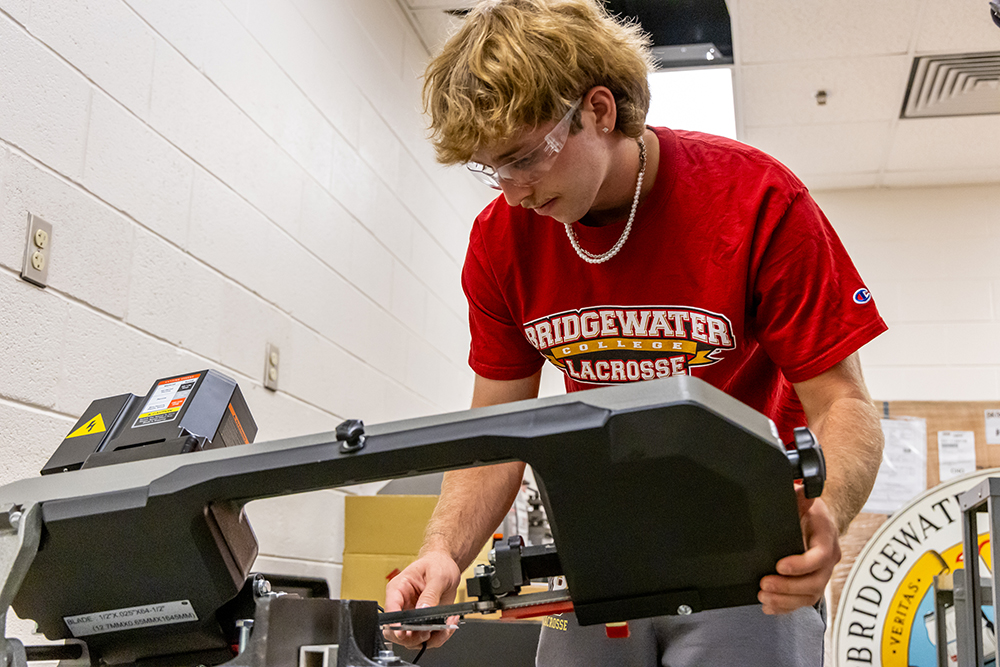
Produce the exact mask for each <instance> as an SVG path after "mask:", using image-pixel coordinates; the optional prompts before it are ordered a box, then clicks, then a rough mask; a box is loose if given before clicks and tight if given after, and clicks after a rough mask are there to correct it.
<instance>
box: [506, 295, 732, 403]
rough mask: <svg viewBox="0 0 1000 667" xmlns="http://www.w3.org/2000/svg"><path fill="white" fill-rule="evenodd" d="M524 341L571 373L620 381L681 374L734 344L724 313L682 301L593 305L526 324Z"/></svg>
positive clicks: (581, 377)
mask: <svg viewBox="0 0 1000 667" xmlns="http://www.w3.org/2000/svg"><path fill="white" fill-rule="evenodd" d="M524 335H525V337H526V338H527V339H528V341H529V342H530V343H531V344H532V345H533V346H534V347H535V349H537V350H538V351H539V352H541V353H542V355H544V356H545V357H546V358H547V359H548V360H549V361H550V362H552V363H553V364H555V366H556V367H557V368H559V369H560V370H561V371H562V372H564V373H566V374H567V375H568V376H569V377H570V378H572V379H574V380H577V381H579V382H591V383H600V384H618V383H625V382H637V381H640V380H652V379H654V378H661V377H668V376H671V375H685V374H687V373H688V370H689V369H690V368H692V367H697V366H706V365H709V364H715V363H718V362H719V361H721V360H722V359H721V357H720V356H719V355H721V354H722V353H723V352H724V351H725V350H731V349H733V348H735V347H736V337H735V335H734V334H733V326H732V323H731V322H730V321H729V318H727V317H726V316H725V315H721V314H719V313H713V312H710V311H707V310H702V309H700V308H690V307H686V306H632V307H628V308H623V307H619V306H596V307H592V308H584V309H581V310H575V311H566V312H562V313H558V314H555V315H548V316H545V317H541V318H539V319H536V320H533V321H531V322H528V323H526V324H525V325H524Z"/></svg>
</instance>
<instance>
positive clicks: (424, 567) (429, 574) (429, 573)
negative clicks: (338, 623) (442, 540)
mask: <svg viewBox="0 0 1000 667" xmlns="http://www.w3.org/2000/svg"><path fill="white" fill-rule="evenodd" d="M461 578H462V571H461V570H459V568H458V564H457V563H455V561H454V559H453V558H452V557H451V555H450V554H448V553H447V552H444V551H431V552H428V553H425V554H423V555H421V556H420V558H418V559H417V560H415V561H413V562H412V563H410V564H409V565H408V566H407V567H406V569H405V570H403V571H402V572H400V573H399V574H397V575H396V576H395V577H393V578H392V580H390V581H389V585H388V586H386V588H385V610H386V611H387V612H389V611H402V610H404V609H422V608H423V607H433V606H436V605H439V604H451V603H452V602H454V601H455V592H456V591H457V590H458V584H459V583H460V581H461ZM457 621H458V618H457V617H452V618H449V619H448V622H449V623H455V622H457ZM454 632H455V631H454V630H435V631H434V632H414V631H411V630H404V631H399V630H391V629H389V628H383V630H382V634H383V636H384V637H385V639H386V641H390V642H393V643H395V644H402V645H403V646H405V647H406V648H411V649H413V648H418V647H420V646H421V645H422V644H424V642H426V643H427V648H437V647H438V646H441V645H442V644H444V643H445V642H446V641H448V639H449V638H450V637H451V636H452V634H454Z"/></svg>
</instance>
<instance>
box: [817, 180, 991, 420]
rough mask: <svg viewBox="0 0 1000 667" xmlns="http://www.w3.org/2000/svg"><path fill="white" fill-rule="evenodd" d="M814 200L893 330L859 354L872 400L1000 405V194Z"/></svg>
mask: <svg viewBox="0 0 1000 667" xmlns="http://www.w3.org/2000/svg"><path fill="white" fill-rule="evenodd" d="M813 194H814V197H815V198H816V200H817V201H818V202H819V204H820V206H821V207H822V208H823V210H824V211H825V212H826V214H827V216H828V217H829V218H830V220H831V221H832V222H833V225H834V227H835V228H836V229H837V232H838V233H839V234H840V236H841V238H842V239H843V241H844V244H845V245H846V246H847V249H848V251H849V252H850V253H851V256H852V257H853V258H854V261H855V263H856V264H857V266H858V269H859V270H860V271H861V275H862V276H863V277H864V279H865V281H866V283H867V284H868V287H869V288H870V289H871V291H872V293H873V295H874V296H875V301H876V302H877V303H878V306H879V310H880V311H881V312H882V315H883V317H884V318H885V319H886V321H887V322H888V324H889V331H888V332H886V333H885V334H883V335H882V336H880V337H878V338H876V339H875V340H874V341H872V342H871V343H869V344H868V345H867V346H866V347H865V348H864V349H863V350H862V352H861V360H862V362H863V364H864V370H865V377H866V379H867V380H868V387H869V389H871V392H872V395H873V396H874V397H876V398H878V399H881V400H935V401H937V400H956V401H984V400H1000V185H981V186H954V187H933V188H900V189H880V190H843V191H827V192H816V193H813ZM802 259H803V261H808V258H807V257H803V258H802Z"/></svg>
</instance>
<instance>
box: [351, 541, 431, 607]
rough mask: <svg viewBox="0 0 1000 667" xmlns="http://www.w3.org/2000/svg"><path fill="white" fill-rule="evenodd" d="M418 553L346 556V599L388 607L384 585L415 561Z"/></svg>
mask: <svg viewBox="0 0 1000 667" xmlns="http://www.w3.org/2000/svg"><path fill="white" fill-rule="evenodd" d="M416 557H417V556H416V554H412V555H405V554H402V555H401V554H347V553H345V554H344V571H343V574H342V575H341V579H340V597H341V599H343V600H375V601H377V602H378V603H379V604H380V605H382V606H383V607H384V606H385V585H386V584H387V583H389V579H390V578H391V577H390V575H393V573H395V572H397V571H401V570H402V569H403V568H405V567H406V566H407V565H409V564H410V563H412V562H413V561H414V560H415V559H416Z"/></svg>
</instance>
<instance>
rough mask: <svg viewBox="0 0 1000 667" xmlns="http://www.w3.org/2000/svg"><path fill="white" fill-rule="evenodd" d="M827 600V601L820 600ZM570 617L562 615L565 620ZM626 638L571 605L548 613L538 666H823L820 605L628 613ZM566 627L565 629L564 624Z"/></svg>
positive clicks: (822, 621) (823, 615) (821, 609)
mask: <svg viewBox="0 0 1000 667" xmlns="http://www.w3.org/2000/svg"><path fill="white" fill-rule="evenodd" d="M820 604H821V605H822V603H820ZM564 621H565V622H564ZM628 625H629V635H630V636H629V637H628V639H608V637H607V634H606V633H605V629H604V626H603V625H588V626H586V627H584V626H580V625H578V624H577V622H576V616H575V615H574V614H572V613H569V614H561V615H559V616H552V617H549V618H547V619H545V622H544V623H543V625H542V634H541V638H540V639H539V642H538V656H537V658H536V661H535V665H536V666H537V667H580V666H581V665H585V666H587V667H603V666H605V665H606V666H607V667H715V666H719V667H731V666H732V665H748V666H756V665H762V666H765V667H785V666H786V665H787V666H788V667H813V666H816V667H820V666H821V665H822V664H823V631H824V630H825V627H826V613H825V610H824V609H823V608H822V606H821V607H820V608H819V609H817V608H815V607H805V608H803V609H798V610H796V611H794V612H792V613H791V614H786V615H783V616H768V615H766V614H764V613H763V612H762V611H761V610H760V606H758V605H751V606H746V607H733V608H730V609H713V610H709V611H703V612H699V613H697V614H692V615H690V616H660V617H657V618H644V619H639V620H633V621H629V623H628ZM563 628H565V629H563Z"/></svg>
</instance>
